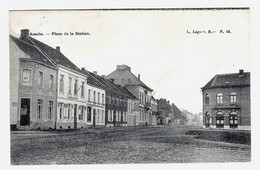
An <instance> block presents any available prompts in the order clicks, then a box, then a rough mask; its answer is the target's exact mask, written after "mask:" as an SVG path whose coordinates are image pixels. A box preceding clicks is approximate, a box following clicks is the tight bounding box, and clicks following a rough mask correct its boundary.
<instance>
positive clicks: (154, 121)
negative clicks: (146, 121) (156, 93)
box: [150, 96, 158, 125]
mask: <svg viewBox="0 0 260 170" xmlns="http://www.w3.org/2000/svg"><path fill="white" fill-rule="evenodd" d="M151 110H152V116H151V120H150V121H151V122H150V124H151V125H157V116H158V109H157V100H156V99H155V98H154V97H153V96H152V97H151Z"/></svg>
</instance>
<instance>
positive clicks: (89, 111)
mask: <svg viewBox="0 0 260 170" xmlns="http://www.w3.org/2000/svg"><path fill="white" fill-rule="evenodd" d="M87 122H91V107H88V110H87Z"/></svg>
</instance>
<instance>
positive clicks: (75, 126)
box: [74, 104, 78, 129]
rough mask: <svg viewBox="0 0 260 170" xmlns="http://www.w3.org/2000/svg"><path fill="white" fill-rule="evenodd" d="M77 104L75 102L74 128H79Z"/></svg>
mask: <svg viewBox="0 0 260 170" xmlns="http://www.w3.org/2000/svg"><path fill="white" fill-rule="evenodd" d="M77 111H78V109H77V105H76V104H74V129H77Z"/></svg>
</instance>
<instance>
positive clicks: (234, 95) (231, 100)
mask: <svg viewBox="0 0 260 170" xmlns="http://www.w3.org/2000/svg"><path fill="white" fill-rule="evenodd" d="M230 102H231V103H236V102H237V94H236V93H235V92H233V93H231V94H230Z"/></svg>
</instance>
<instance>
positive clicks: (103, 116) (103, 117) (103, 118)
mask: <svg viewBox="0 0 260 170" xmlns="http://www.w3.org/2000/svg"><path fill="white" fill-rule="evenodd" d="M102 122H105V114H104V110H102Z"/></svg>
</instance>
